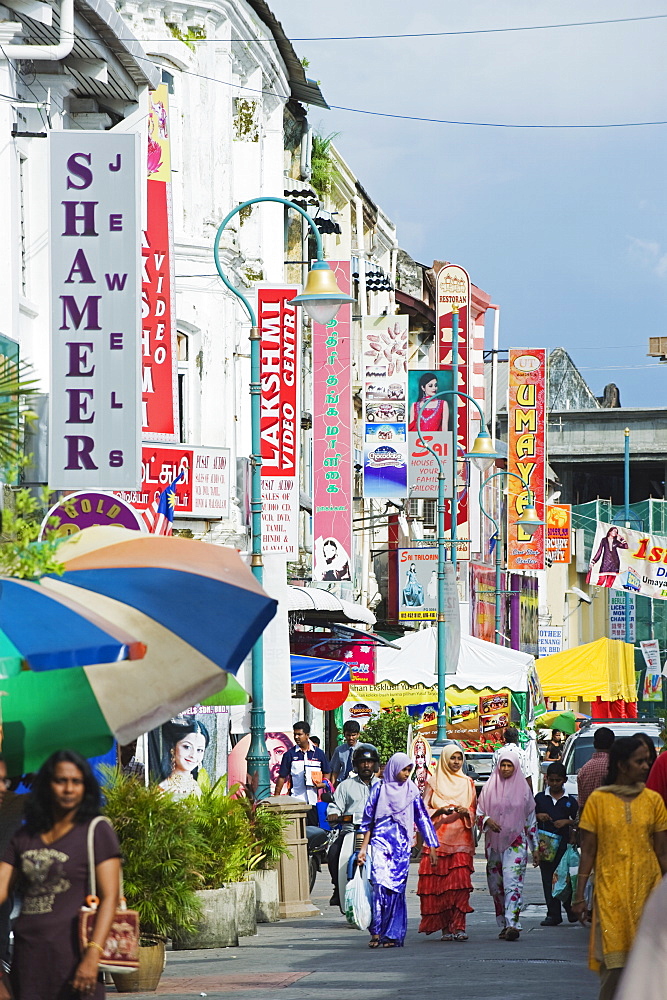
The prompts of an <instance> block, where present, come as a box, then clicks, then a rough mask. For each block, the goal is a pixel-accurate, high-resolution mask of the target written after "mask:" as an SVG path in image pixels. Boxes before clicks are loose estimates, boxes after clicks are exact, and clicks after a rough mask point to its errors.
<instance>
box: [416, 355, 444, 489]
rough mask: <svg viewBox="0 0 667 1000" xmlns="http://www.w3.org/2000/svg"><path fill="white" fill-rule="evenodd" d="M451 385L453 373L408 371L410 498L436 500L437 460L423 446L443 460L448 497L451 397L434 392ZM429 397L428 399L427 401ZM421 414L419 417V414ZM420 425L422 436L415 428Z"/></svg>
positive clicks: (420, 370)
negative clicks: (429, 448)
mask: <svg viewBox="0 0 667 1000" xmlns="http://www.w3.org/2000/svg"><path fill="white" fill-rule="evenodd" d="M451 388H452V372H451V370H450V371H423V370H422V369H419V370H416V369H412V370H411V371H410V372H408V445H409V456H410V466H409V470H408V485H409V487H410V499H415V500H418V499H430V500H437V497H438V472H439V470H438V462H437V460H436V459H435V458H434V456H433V455H432V454H431V453H430V451H429V450H428V448H426V447H425V445H428V446H429V447H431V448H432V449H433V451H434V452H435V453H436V455H437V456H438V458H440V459H441V460H442V463H443V472H444V473H445V476H446V479H445V496H446V497H451V496H453V493H454V488H453V482H454V480H453V478H452V476H453V471H452V470H453V462H452V440H453V433H452V430H453V427H454V410H455V407H454V403H453V396H437V395H436V393H439V392H442V391H444V390H446V389H451ZM429 400H430V401H429ZM420 415H421V417H420ZM419 427H421V432H422V433H421V436H420V434H419V432H418V428H419Z"/></svg>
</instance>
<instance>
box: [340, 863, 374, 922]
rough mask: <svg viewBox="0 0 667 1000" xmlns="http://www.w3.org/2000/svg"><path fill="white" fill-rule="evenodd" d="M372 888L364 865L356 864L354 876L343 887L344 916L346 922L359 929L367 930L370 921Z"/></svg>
mask: <svg viewBox="0 0 667 1000" xmlns="http://www.w3.org/2000/svg"><path fill="white" fill-rule="evenodd" d="M371 899H372V889H371V884H370V882H369V881H368V874H367V872H366V866H365V865H362V866H359V865H357V870H356V872H355V873H354V877H353V878H351V879H350V881H349V882H348V883H347V887H346V889H345V917H346V919H347V922H348V924H351V925H352V927H356V928H357V929H358V930H360V931H365V930H368V927H369V925H370V922H371Z"/></svg>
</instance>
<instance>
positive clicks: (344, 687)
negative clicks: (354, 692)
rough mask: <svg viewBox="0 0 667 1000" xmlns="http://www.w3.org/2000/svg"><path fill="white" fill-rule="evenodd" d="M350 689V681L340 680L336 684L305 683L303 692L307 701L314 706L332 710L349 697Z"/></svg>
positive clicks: (326, 710)
mask: <svg viewBox="0 0 667 1000" xmlns="http://www.w3.org/2000/svg"><path fill="white" fill-rule="evenodd" d="M349 690H350V682H349V681H338V682H337V683H336V684H304V685H303V693H304V695H305V696H306V701H307V702H309V704H311V705H312V706H313V708H320V709H322V711H324V712H330V711H332V710H333V709H334V708H339V707H340V706H341V705H342V704H343V702H344V701H345V699H346V698H347V696H348V692H349Z"/></svg>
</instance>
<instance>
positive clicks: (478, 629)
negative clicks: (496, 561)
mask: <svg viewBox="0 0 667 1000" xmlns="http://www.w3.org/2000/svg"><path fill="white" fill-rule="evenodd" d="M470 570H471V572H470V608H471V616H472V622H471V624H472V634H473V635H474V636H475V637H476V638H477V639H484V641H485V642H495V641H496V637H495V629H496V596H495V595H496V577H495V572H494V570H492V569H490V567H488V566H480V565H477V564H476V563H472V564H471V566H470ZM503 606H504V600H503V599H502V598H501V609H502V608H503Z"/></svg>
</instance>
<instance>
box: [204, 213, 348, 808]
mask: <svg viewBox="0 0 667 1000" xmlns="http://www.w3.org/2000/svg"><path fill="white" fill-rule="evenodd" d="M265 201H268V202H274V203H277V204H279V205H286V206H287V207H288V208H290V209H293V210H294V211H295V212H299V214H300V215H302V216H303V218H304V219H305V220H306V222H307V223H308V225H309V226H310V228H311V230H312V233H313V235H314V237H315V243H316V246H317V261H316V262H315V263H314V264H313V266H312V268H311V270H310V271H309V272H308V279H307V281H306V287H305V288H304V290H303V292H302V294H301V295H297V296H296V298H294V299H292V302H293V303H295V304H297V305H303V307H304V309H305V310H306V312H307V313H308V315H309V316H310V317H311V318H312V319H314V320H315V322H316V323H328V322H329V321H330V320H332V319H333V318H334V316H335V315H336V313H337V312H338V310H339V308H340V306H341V305H343V304H344V303H345V302H354V299H353V298H352V297H351V296H350V295H345V293H344V292H342V291H341V290H340V288H339V287H338V284H337V282H336V277H335V275H334V273H333V271H332V270H331V268H330V267H329V265H328V264H327V263H326V261H325V260H324V250H323V247H322V237H321V235H320V232H319V230H318V228H317V226H316V225H315V222H314V220H313V219H312V218H311V217H310V215H309V214H308V212H305V211H304V210H303V209H302V208H300V207H299V205H296V204H295V203H294V202H292V201H288V200H287V198H277V197H276V198H274V197H270V196H266V197H261V198H251V199H250V200H249V201H244V202H242V203H241V204H240V205H237V206H236V208H233V209H232V211H231V212H229V213H228V215H226V216H225V218H224V219H223V220H222V222H221V223H220V225H219V226H218V231H217V233H216V234H215V242H214V244H213V258H214V260H215V266H216V268H217V271H218V274H219V275H220V279H221V280H222V282H223V284H224V285H225V286H226V287H227V288H228V289H229V291H230V292H232V294H233V295H235V296H236V298H237V299H239V301H240V302H241V303H242V305H243V307H244V309H245V311H246V312H247V314H248V318H249V319H250V418H251V438H252V444H251V449H252V454H251V456H250V465H251V469H252V474H251V486H250V511H251V533H252V555H251V561H250V565H251V568H252V572H253V574H254V576H255V579H256V580H257V582H258V583H259V584H261V583H262V581H263V577H264V566H263V561H262V479H261V465H262V443H261V435H260V417H261V392H262V387H261V378H260V376H261V371H260V365H261V356H260V336H261V334H260V330H259V327H258V326H257V316H256V314H255V310H254V309H253V307H252V305H251V304H250V302H249V301H248V299H247V298H246V297H245V295H244V294H243V292H241V291H239V289H238V288H236V287H235V286H234V285H233V284H232V283H231V281H230V280H229V278H228V277H227V275H226V274H225V273H224V271H223V268H222V263H221V261H220V240H221V238H222V234H223V232H224V230H225V228H226V227H227V225H228V224H229V222H230V221H231V219H233V218H234V216H235V215H237V214H238V213H239V212H241V211H243V209H244V208H248V207H249V206H250V205H256V204H259V203H261V202H265ZM265 727H266V722H265V713H264V643H263V638H262V636H261V635H260V637H259V638H258V639H257V641H256V643H255V645H254V646H253V649H252V707H251V709H250V749H249V751H248V756H247V758H246V759H247V763H248V773H249V774H250V775H251V776H253V777H254V776H255V775H257V788H256V791H255V795H256V797H257V798H258V799H265V798H268V796H269V795H270V794H271V787H270V780H269V752H268V750H267V747H266V734H265Z"/></svg>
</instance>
